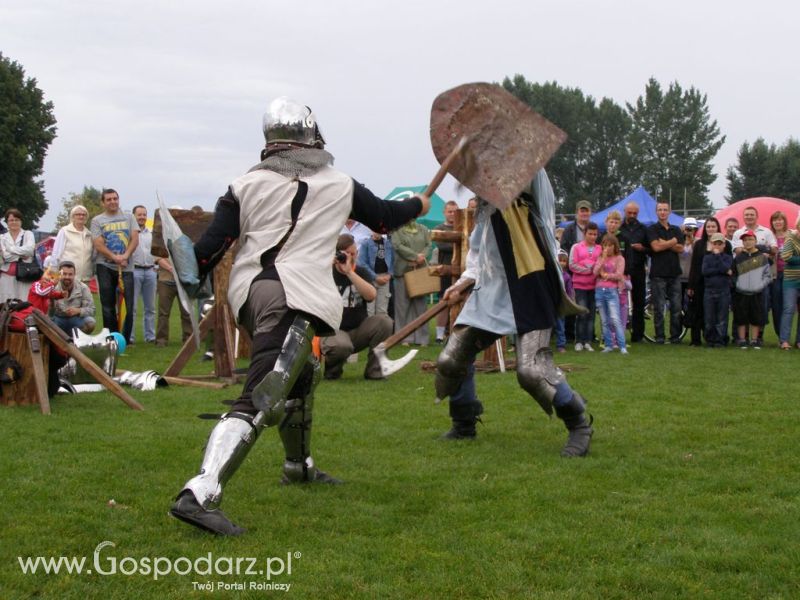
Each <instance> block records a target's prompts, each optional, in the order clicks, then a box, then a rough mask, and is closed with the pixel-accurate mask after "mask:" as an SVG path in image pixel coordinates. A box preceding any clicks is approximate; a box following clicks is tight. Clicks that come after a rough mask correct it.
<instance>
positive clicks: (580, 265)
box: [569, 221, 600, 352]
mask: <svg viewBox="0 0 800 600" xmlns="http://www.w3.org/2000/svg"><path fill="white" fill-rule="evenodd" d="M599 256H600V246H599V245H598V244H597V223H593V222H591V221H590V222H589V223H588V224H587V225H586V232H585V233H584V234H583V241H582V242H578V243H577V244H574V245H573V246H572V248H571V249H570V251H569V270H570V271H572V287H573V289H574V290H575V302H576V303H577V304H579V305H581V306H583V307H584V308H586V309H587V310H588V312H587V313H586V314H583V315H578V316H577V317H576V318H575V342H576V343H575V352H580V351H581V350H586V351H587V352H594V348H592V344H591V341H592V338H593V337H594V311H595V304H594V288H595V279H596V276H595V274H594V270H593V269H594V264H595V263H596V262H597V258H598V257H599Z"/></svg>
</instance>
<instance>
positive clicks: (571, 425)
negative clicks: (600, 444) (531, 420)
mask: <svg viewBox="0 0 800 600" xmlns="http://www.w3.org/2000/svg"><path fill="white" fill-rule="evenodd" d="M585 404H586V403H585V402H584V400H583V398H581V396H580V394H578V393H577V392H575V391H573V392H572V398H571V399H570V400H569V402H567V403H566V404H562V405H556V407H555V408H556V415H558V418H560V419H561V420H563V421H564V425H565V426H566V427H567V431H568V432H569V434H568V436H567V443H566V444H564V447H563V448H562V449H561V456H566V457H573V456H586V455H587V454H589V443H590V442H591V441H592V434H593V433H594V429H592V418H591V417H589V420H588V421H587V419H586V413H585Z"/></svg>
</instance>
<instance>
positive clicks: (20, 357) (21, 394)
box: [0, 331, 50, 406]
mask: <svg viewBox="0 0 800 600" xmlns="http://www.w3.org/2000/svg"><path fill="white" fill-rule="evenodd" d="M39 347H40V348H41V353H39V354H36V355H33V354H31V351H30V348H29V346H28V334H27V333H20V332H16V331H9V332H8V333H6V336H5V339H4V340H3V343H2V344H0V350H8V352H9V354H11V356H13V357H14V360H16V361H17V362H18V363H19V364H20V366H21V367H22V377H21V378H20V379H19V381H15V382H14V383H3V384H0V387H2V392H3V396H2V398H0V404H2V405H3V406H26V405H31V404H39V399H38V391H37V384H36V378H35V376H34V367H33V362H32V361H33V360H34V359H41V360H42V362H43V364H44V372H45V373H47V367H48V365H49V360H50V344H48V343H47V342H46V340H45V338H44V336H43V335H41V334H39Z"/></svg>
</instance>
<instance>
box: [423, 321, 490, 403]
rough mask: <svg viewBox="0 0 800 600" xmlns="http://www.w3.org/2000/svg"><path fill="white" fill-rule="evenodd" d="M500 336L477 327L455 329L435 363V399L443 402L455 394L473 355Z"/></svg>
mask: <svg viewBox="0 0 800 600" xmlns="http://www.w3.org/2000/svg"><path fill="white" fill-rule="evenodd" d="M498 337H500V336H498V335H497V334H494V333H491V332H489V331H484V330H483V329H478V328H477V327H471V326H466V327H457V328H456V329H455V330H454V331H453V333H451V334H450V337H449V338H447V344H446V345H445V347H444V349H443V350H442V352H441V354H439V358H438V360H437V362H436V397H437V398H438V399H439V400H444V399H445V398H447V397H448V396H451V395H453V394H455V393H456V391H457V390H458V388H459V386H460V385H461V382H462V381H464V379H465V378H466V376H467V366H468V365H469V364H471V363H472V360H473V359H474V358H475V355H476V354H478V352H480V351H481V350H484V349H486V348H488V347H489V346H491V345H492V343H494V341H495V340H496V339H497V338H498Z"/></svg>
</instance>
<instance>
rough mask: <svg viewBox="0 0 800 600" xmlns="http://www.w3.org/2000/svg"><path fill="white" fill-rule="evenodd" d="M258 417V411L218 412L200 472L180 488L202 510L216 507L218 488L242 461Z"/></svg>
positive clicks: (257, 429) (253, 437)
mask: <svg viewBox="0 0 800 600" xmlns="http://www.w3.org/2000/svg"><path fill="white" fill-rule="evenodd" d="M260 419H263V416H262V414H258V415H256V416H255V417H253V416H252V415H248V414H245V413H240V412H230V413H227V414H225V415H222V418H221V419H220V421H219V422H218V423H217V425H216V426H215V427H214V429H212V430H211V435H209V436H208V442H207V443H206V451H205V454H204V455H203V463H202V465H201V466H200V474H199V475H196V476H195V477H193V478H192V479H190V480H189V481H188V482H187V483H186V485H185V486H184V488H183V490H181V491H184V490H190V491H191V492H192V493H193V494H194V497H195V498H196V499H197V501H198V502H199V503H200V506H202V507H203V508H204V509H205V510H213V509H215V508H218V507H219V504H220V502H221V501H222V487H223V486H224V485H225V483H227V481H228V480H229V479H230V478H231V476H232V475H233V474H234V473H235V472H236V469H238V468H239V465H240V464H242V461H243V460H244V457H245V456H247V453H248V452H249V451H250V448H251V447H252V446H253V444H254V443H255V441H256V438H257V437H258V433H259V432H260V431H261V428H262V427H263V423H262V422H261V420H260Z"/></svg>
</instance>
